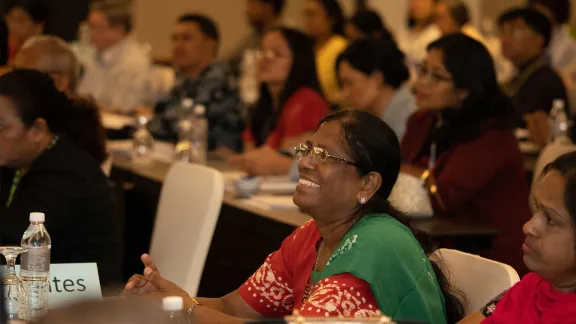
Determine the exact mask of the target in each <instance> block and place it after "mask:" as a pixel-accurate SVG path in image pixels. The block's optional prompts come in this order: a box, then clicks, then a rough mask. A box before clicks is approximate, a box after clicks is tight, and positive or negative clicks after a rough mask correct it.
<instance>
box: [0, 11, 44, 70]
mask: <svg viewBox="0 0 576 324" xmlns="http://www.w3.org/2000/svg"><path fill="white" fill-rule="evenodd" d="M47 18H48V4H47V3H46V0H8V6H7V8H6V17H5V19H6V23H7V24H8V31H9V34H10V47H9V48H10V51H9V55H8V61H11V60H12V59H13V58H14V56H16V53H18V51H19V50H20V47H21V46H23V45H24V43H25V42H26V41H27V40H28V39H29V38H30V37H33V36H37V35H40V34H42V33H43V32H44V25H45V23H46V19H47Z"/></svg>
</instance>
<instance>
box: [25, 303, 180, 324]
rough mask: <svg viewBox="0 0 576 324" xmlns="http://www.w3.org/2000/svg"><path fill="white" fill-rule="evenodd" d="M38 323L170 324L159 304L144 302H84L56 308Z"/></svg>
mask: <svg viewBox="0 0 576 324" xmlns="http://www.w3.org/2000/svg"><path fill="white" fill-rule="evenodd" d="M35 323H36V324H77V323H83V324H170V323H174V322H173V321H170V320H169V319H168V315H167V313H166V312H164V311H163V310H162V308H161V307H160V305H159V304H158V303H157V302H152V301H145V300H142V299H135V298H134V299H105V300H100V301H83V302H80V303H78V304H74V305H70V306H67V307H64V308H60V309H53V310H50V312H49V313H48V314H47V315H46V316H44V317H43V318H40V319H39V320H38V321H36V322H35Z"/></svg>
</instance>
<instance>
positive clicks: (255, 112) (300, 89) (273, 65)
mask: <svg viewBox="0 0 576 324" xmlns="http://www.w3.org/2000/svg"><path fill="white" fill-rule="evenodd" d="M261 54H262V57H261V59H260V62H259V67H258V78H259V79H260V82H261V85H260V98H259V99H258V102H257V103H256V105H255V106H254V107H253V108H252V109H251V110H250V112H249V116H248V128H247V129H246V130H245V131H244V136H243V137H244V149H245V153H244V154H241V155H235V156H233V157H231V158H230V162H232V163H233V164H236V165H237V166H239V167H240V168H242V169H244V170H245V171H247V172H248V173H250V174H286V173H288V171H289V170H290V165H291V163H292V159H291V158H290V155H289V154H288V156H286V155H283V154H281V153H279V152H278V151H288V152H290V151H291V150H292V148H293V147H294V145H295V144H296V143H299V142H300V141H301V140H302V137H303V136H308V135H310V134H311V133H312V132H314V130H315V129H316V127H317V126H318V123H319V122H320V119H322V117H324V116H325V115H326V114H327V113H328V112H329V108H328V104H327V103H326V101H325V100H324V98H323V97H322V91H321V90H320V85H319V83H318V78H317V77H316V62H315V59H314V42H313V41H312V39H311V38H310V37H308V36H306V35H305V34H303V33H302V32H300V31H297V30H295V29H291V28H275V29H272V30H270V31H268V32H267V33H266V34H265V35H264V38H263V40H262V52H261Z"/></svg>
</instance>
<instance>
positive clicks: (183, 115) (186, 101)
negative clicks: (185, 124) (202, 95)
mask: <svg viewBox="0 0 576 324" xmlns="http://www.w3.org/2000/svg"><path fill="white" fill-rule="evenodd" d="M193 113H194V100H192V98H183V99H182V100H181V101H180V106H179V107H178V121H182V120H187V119H190V118H191V117H192V114H193Z"/></svg>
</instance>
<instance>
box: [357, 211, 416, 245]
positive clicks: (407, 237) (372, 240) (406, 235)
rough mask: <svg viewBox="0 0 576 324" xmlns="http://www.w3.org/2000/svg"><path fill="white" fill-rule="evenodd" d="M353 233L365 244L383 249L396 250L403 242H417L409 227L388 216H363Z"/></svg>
mask: <svg viewBox="0 0 576 324" xmlns="http://www.w3.org/2000/svg"><path fill="white" fill-rule="evenodd" d="M351 233H353V234H354V235H357V238H361V239H362V241H364V243H368V244H370V245H373V246H375V247H378V248H383V249H390V248H396V247H397V245H398V244H399V243H400V242H402V241H413V240H415V238H414V235H413V234H412V231H410V229H409V228H408V227H406V226H405V225H404V224H402V223H401V222H400V221H398V220H397V219H396V218H394V217H392V216H390V215H388V214H368V215H365V216H363V217H362V219H361V220H360V221H359V222H358V223H357V224H356V226H354V228H353V229H352V230H351ZM384 233H385V235H383V234H384Z"/></svg>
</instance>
